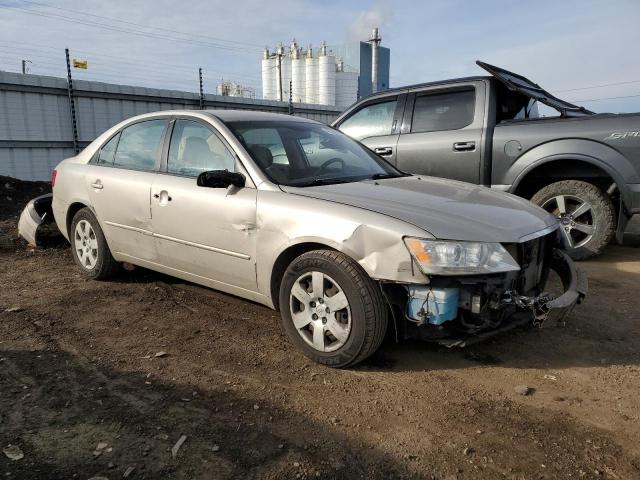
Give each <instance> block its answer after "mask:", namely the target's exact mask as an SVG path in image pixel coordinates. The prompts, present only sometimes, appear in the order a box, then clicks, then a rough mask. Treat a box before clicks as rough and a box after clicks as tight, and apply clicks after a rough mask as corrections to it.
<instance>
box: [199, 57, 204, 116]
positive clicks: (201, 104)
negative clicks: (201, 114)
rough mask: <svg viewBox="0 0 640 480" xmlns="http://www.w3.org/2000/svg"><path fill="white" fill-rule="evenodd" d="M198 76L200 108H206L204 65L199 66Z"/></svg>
mask: <svg viewBox="0 0 640 480" xmlns="http://www.w3.org/2000/svg"><path fill="white" fill-rule="evenodd" d="M198 78H199V79H200V110H204V88H203V87H202V67H200V68H198Z"/></svg>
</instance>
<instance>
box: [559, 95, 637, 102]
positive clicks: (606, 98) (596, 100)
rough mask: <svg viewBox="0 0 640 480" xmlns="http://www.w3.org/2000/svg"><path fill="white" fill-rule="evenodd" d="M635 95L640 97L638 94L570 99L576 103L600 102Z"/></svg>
mask: <svg viewBox="0 0 640 480" xmlns="http://www.w3.org/2000/svg"><path fill="white" fill-rule="evenodd" d="M634 97H640V94H638V95H622V96H619V97H602V98H588V99H586V100H570V101H571V102H575V103H584V102H599V101H600V100H617V99H619V98H634Z"/></svg>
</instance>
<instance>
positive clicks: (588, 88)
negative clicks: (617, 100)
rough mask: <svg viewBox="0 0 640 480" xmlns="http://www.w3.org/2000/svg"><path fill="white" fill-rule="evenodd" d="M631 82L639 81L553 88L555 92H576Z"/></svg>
mask: <svg viewBox="0 0 640 480" xmlns="http://www.w3.org/2000/svg"><path fill="white" fill-rule="evenodd" d="M631 83H640V80H629V81H627V82H616V83H603V84H602V85H592V86H590V87H577V88H568V89H565V90H554V91H555V92H558V93H562V92H576V91H578V90H591V89H592V88H602V87H614V86H618V85H629V84H631Z"/></svg>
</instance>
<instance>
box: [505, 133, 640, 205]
mask: <svg viewBox="0 0 640 480" xmlns="http://www.w3.org/2000/svg"><path fill="white" fill-rule="evenodd" d="M563 164H564V165H566V164H569V165H573V166H577V165H582V166H584V167H585V168H586V169H588V170H589V173H595V172H604V174H606V175H607V176H608V177H610V178H611V179H612V180H613V182H615V183H616V185H617V186H618V189H619V191H620V194H621V197H622V200H623V201H624V203H625V204H626V205H629V204H630V195H629V192H628V191H627V188H626V184H627V183H639V182H640V178H638V173H637V172H636V170H635V169H634V167H633V165H631V163H630V162H629V160H628V159H627V158H625V157H624V156H623V155H622V154H621V153H620V152H618V151H617V150H615V149H614V148H612V147H610V146H608V145H606V144H604V143H601V142H597V141H594V140H586V139H580V138H578V139H562V140H555V141H551V142H547V143H544V144H542V145H538V146H536V147H534V148H532V149H531V150H528V151H527V152H526V153H524V154H523V155H522V156H520V157H519V158H518V159H517V160H516V161H515V162H514V163H513V164H512V165H511V166H510V167H509V168H508V170H507V172H506V173H505V174H504V176H503V179H500V181H496V182H494V183H502V184H503V185H510V186H511V187H510V188H509V191H510V192H512V193H517V194H520V193H519V192H522V189H523V185H526V184H525V183H523V182H524V181H528V180H530V179H531V178H534V177H532V176H531V175H530V174H531V173H532V172H540V171H541V170H538V169H539V168H549V167H551V166H552V165H553V166H554V168H555V166H558V165H563ZM601 176H602V175H601ZM569 178H575V179H576V180H579V179H581V178H580V177H578V178H576V177H567V176H564V177H562V178H561V179H569ZM583 178H584V177H583ZM592 178H593V177H592ZM595 178H599V177H595ZM587 181H588V180H587ZM549 183H553V181H550V182H547V185H548V184H549Z"/></svg>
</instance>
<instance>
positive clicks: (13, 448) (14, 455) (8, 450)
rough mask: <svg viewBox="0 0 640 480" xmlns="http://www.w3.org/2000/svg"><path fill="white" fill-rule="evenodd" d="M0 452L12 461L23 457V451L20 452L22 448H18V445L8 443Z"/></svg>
mask: <svg viewBox="0 0 640 480" xmlns="http://www.w3.org/2000/svg"><path fill="white" fill-rule="evenodd" d="M2 452H3V453H4V454H5V455H6V456H7V458H9V459H10V460H13V461H14V462H15V461H16V460H21V459H23V458H24V453H22V450H20V447H19V446H17V445H11V444H9V445H7V446H6V447H5V448H3V449H2Z"/></svg>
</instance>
